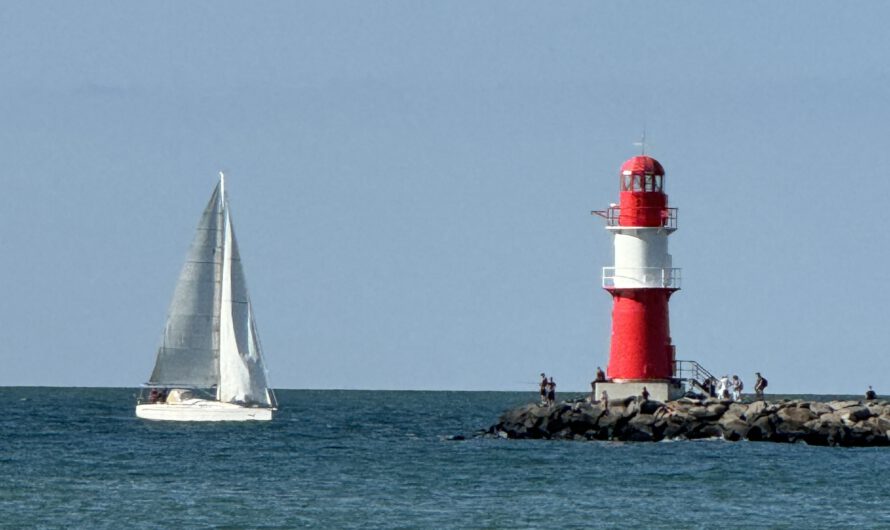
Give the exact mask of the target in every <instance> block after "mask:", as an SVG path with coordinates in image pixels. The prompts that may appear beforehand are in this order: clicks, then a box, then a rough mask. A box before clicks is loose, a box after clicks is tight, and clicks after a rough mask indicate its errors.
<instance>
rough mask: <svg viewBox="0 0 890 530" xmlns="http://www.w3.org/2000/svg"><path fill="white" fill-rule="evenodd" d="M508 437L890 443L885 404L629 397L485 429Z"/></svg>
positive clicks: (504, 420) (528, 410)
mask: <svg viewBox="0 0 890 530" xmlns="http://www.w3.org/2000/svg"><path fill="white" fill-rule="evenodd" d="M486 433H487V435H489V436H499V437H502V438H517V439H523V438H545V439H560V440H616V441H634V442H657V441H659V440H664V439H685V440H694V439H700V438H716V437H721V438H724V439H726V440H731V441H738V440H750V441H756V442H781V443H795V442H805V443H807V444H810V445H827V446H846V447H867V446H887V445H890V403H888V402H886V401H865V402H863V401H828V402H818V401H802V400H793V401H792V400H786V401H776V402H769V401H754V402H751V403H744V402H733V401H728V400H716V399H704V400H699V399H689V398H682V399H679V400H677V401H669V402H667V403H661V402H658V401H641V400H639V399H637V398H628V399H625V400H621V401H614V402H610V403H609V406H608V407H604V406H603V405H602V404H601V403H597V402H594V403H589V402H587V401H574V402H572V401H569V402H563V403H559V404H555V405H552V406H546V405H538V404H530V405H525V406H522V407H519V408H516V409H513V410H510V411H507V412H505V413H504V414H503V415H502V416H501V417H500V419H499V421H498V423H497V424H496V425H493V426H491V427H490V428H489V429H488V431H486Z"/></svg>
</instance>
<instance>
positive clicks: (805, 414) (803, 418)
mask: <svg viewBox="0 0 890 530" xmlns="http://www.w3.org/2000/svg"><path fill="white" fill-rule="evenodd" d="M776 416H777V417H778V418H779V419H780V420H782V423H792V424H795V425H800V426H803V424H804V423H806V422H808V421H810V420H813V419H815V418H816V413H815V412H813V411H812V410H810V409H809V408H804V407H785V408H783V409H780V410H779V412H777V413H776Z"/></svg>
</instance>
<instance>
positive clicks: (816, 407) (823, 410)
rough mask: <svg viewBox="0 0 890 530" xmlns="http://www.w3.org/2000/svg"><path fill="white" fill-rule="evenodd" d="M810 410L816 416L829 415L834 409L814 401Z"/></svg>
mask: <svg viewBox="0 0 890 530" xmlns="http://www.w3.org/2000/svg"><path fill="white" fill-rule="evenodd" d="M810 410H812V411H813V412H815V413H816V414H827V413H829V412H831V411H832V410H833V409H832V408H831V407H830V406H828V404H827V403H820V402H818V401H813V402H812V403H810Z"/></svg>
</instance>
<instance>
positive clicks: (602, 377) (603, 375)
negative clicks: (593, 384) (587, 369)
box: [596, 366, 606, 383]
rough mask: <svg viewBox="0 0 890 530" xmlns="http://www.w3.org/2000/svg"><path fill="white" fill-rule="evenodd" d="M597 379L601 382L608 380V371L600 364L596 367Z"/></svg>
mask: <svg viewBox="0 0 890 530" xmlns="http://www.w3.org/2000/svg"><path fill="white" fill-rule="evenodd" d="M596 380H597V382H599V383H604V382H605V381H606V373H605V372H603V369H602V368H600V367H599V366H597V367H596Z"/></svg>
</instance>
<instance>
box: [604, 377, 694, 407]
mask: <svg viewBox="0 0 890 530" xmlns="http://www.w3.org/2000/svg"><path fill="white" fill-rule="evenodd" d="M643 387H646V390H648V391H649V399H651V400H653V401H662V402H664V401H671V400H674V399H679V398H681V397H683V394H684V393H685V390H684V389H683V385H682V384H681V383H679V382H676V383H675V382H672V381H627V382H622V383H618V382H615V381H612V382H605V383H599V382H598V383H596V390H595V391H594V392H595V393H594V395H595V396H596V399H599V398H600V396H601V395H602V393H603V390H605V391H606V393H608V394H609V400H610V401H611V400H613V399H624V398H628V397H639V396H640V395H641V394H642V393H643Z"/></svg>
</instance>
